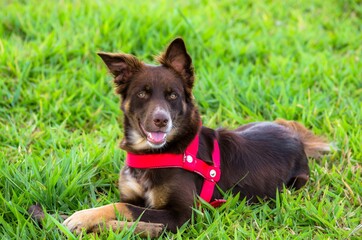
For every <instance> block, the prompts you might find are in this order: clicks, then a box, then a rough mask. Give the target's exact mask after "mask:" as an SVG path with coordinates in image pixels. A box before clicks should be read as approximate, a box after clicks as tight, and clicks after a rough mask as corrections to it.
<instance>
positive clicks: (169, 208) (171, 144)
mask: <svg viewBox="0 0 362 240" xmlns="http://www.w3.org/2000/svg"><path fill="white" fill-rule="evenodd" d="M98 55H99V56H100V57H101V59H102V60H103V61H104V63H105V65H106V66H107V68H108V70H109V71H110V73H111V74H112V75H113V77H114V84H115V89H116V93H117V94H119V95H120V98H121V110H122V111H123V114H124V124H123V129H124V139H123V140H122V142H121V144H120V147H121V148H122V149H123V150H125V151H126V152H127V153H128V154H129V155H128V156H127V157H136V158H140V159H139V163H140V164H141V165H142V164H144V163H146V165H147V164H148V163H150V164H151V165H152V164H156V165H157V162H158V161H161V159H162V161H163V162H165V161H166V163H167V159H168V157H169V156H185V151H186V150H187V149H188V147H189V146H190V144H191V143H192V142H194V141H195V138H196V137H197V141H196V145H197V146H196V149H197V152H196V153H195V155H194V157H195V158H197V159H198V161H199V163H200V162H201V163H202V164H204V165H203V166H204V167H205V168H206V169H209V168H210V169H211V170H210V175H213V176H212V177H215V175H218V176H217V177H218V179H216V178H215V179H211V180H210V179H206V178H207V177H203V176H202V175H200V173H197V172H194V171H191V170H190V169H187V167H186V168H185V167H184V168H182V167H156V168H150V169H148V168H147V167H146V168H142V167H140V168H138V167H132V164H131V165H127V164H126V166H124V167H123V168H122V170H121V172H120V177H119V191H120V200H121V201H120V202H119V203H114V204H109V205H106V206H102V207H98V208H92V209H86V210H82V211H78V212H75V213H74V214H73V215H71V216H70V217H69V218H67V219H66V220H65V221H64V223H63V224H64V225H65V226H66V227H67V228H68V229H69V230H70V231H73V232H76V233H78V234H79V233H81V232H82V231H83V230H85V231H87V232H95V231H99V230H100V228H102V227H103V228H104V227H111V228H114V229H117V228H122V227H125V226H131V224H133V222H135V221H136V222H137V227H136V229H135V231H136V232H137V233H143V234H145V235H146V236H151V237H156V236H159V235H160V234H162V232H163V231H164V230H168V231H171V232H176V231H177V229H178V227H180V226H181V225H183V224H184V223H185V222H187V221H188V220H189V219H190V218H191V216H192V207H193V206H194V203H195V197H196V196H197V195H200V194H201V191H202V190H203V187H204V185H205V184H211V185H212V186H211V188H210V189H211V191H209V192H208V195H209V196H208V198H209V199H208V200H215V199H220V198H222V197H223V194H222V193H221V192H220V191H219V189H221V190H222V191H223V192H226V191H229V192H231V193H232V194H240V197H241V198H247V199H248V201H249V202H257V201H258V199H260V198H261V199H265V198H274V197H275V196H276V193H277V191H280V190H282V189H283V187H284V186H285V187H288V188H294V189H299V188H301V187H302V186H304V185H305V184H306V182H307V181H308V178H309V167H308V157H315V158H318V157H320V156H321V155H322V154H324V153H325V152H327V151H328V150H329V144H328V143H327V142H326V140H325V139H324V138H322V137H319V136H316V135H314V134H313V133H312V132H311V131H309V130H308V129H307V128H305V127H304V126H303V125H302V124H300V123H297V122H294V121H286V120H282V119H280V120H276V121H274V122H256V123H249V124H246V125H243V126H241V127H239V128H237V129H235V130H227V129H223V128H221V129H217V130H213V129H210V128H207V127H205V126H202V124H201V118H200V113H199V111H198V109H197V107H196V104H195V101H194V98H193V94H192V89H193V86H194V80H195V75H194V69H193V65H192V59H191V57H190V55H189V54H188V52H187V50H186V46H185V43H184V41H183V39H181V38H177V39H175V40H173V41H172V42H171V43H170V44H169V46H168V47H167V49H166V51H165V52H164V53H161V55H159V56H158V57H157V61H158V63H159V65H156V66H155V65H148V64H145V63H143V62H142V61H140V60H139V59H138V58H136V57H135V56H133V55H129V54H123V53H121V54H118V53H105V52H100V53H98ZM214 152H216V153H215V156H216V158H217V161H219V163H218V164H216V163H215V161H216V160H215V159H216V158H215V157H214ZM167 154H169V155H167ZM143 156H146V157H147V158H145V159H143V158H142V157H143ZM164 156H165V157H164ZM152 157H153V158H152ZM170 158H171V157H170ZM185 159H186V160H187V161H189V160H191V161H192V160H193V159H192V157H190V159H189V158H188V157H187V158H185ZM185 159H184V160H185ZM166 165H167V164H166ZM216 165H218V166H216ZM209 178H211V177H210V176H209ZM215 185H217V186H218V188H215ZM210 192H211V193H210ZM117 216H121V217H123V218H125V219H126V220H127V221H118V220H117Z"/></svg>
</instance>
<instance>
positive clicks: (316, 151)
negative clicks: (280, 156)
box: [275, 119, 331, 158]
mask: <svg viewBox="0 0 362 240" xmlns="http://www.w3.org/2000/svg"><path fill="white" fill-rule="evenodd" d="M275 123H277V124H279V125H282V126H285V127H287V128H288V129H290V130H291V131H293V132H296V133H297V134H298V135H299V137H300V139H301V140H302V142H303V145H304V152H305V154H306V155H307V157H313V158H320V157H321V156H322V155H324V154H326V153H328V152H329V151H330V150H331V145H330V144H329V143H328V142H327V140H326V139H325V138H323V137H320V136H316V135H314V134H313V133H312V132H311V131H310V130H308V129H307V128H306V127H304V126H303V125H302V124H300V123H298V122H295V121H287V120H284V119H277V120H276V121H275Z"/></svg>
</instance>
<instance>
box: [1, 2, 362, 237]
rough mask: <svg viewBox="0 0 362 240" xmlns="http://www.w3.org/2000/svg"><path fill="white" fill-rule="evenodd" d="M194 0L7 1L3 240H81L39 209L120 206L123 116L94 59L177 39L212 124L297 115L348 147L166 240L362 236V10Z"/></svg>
mask: <svg viewBox="0 0 362 240" xmlns="http://www.w3.org/2000/svg"><path fill="white" fill-rule="evenodd" d="M182 2H183V3H171V2H169V1H76V0H75V1H35V0H33V1H26V0H24V1H6V0H0V6H1V9H2V10H1V11H0V20H1V21H0V179H1V181H0V238H1V239H16V238H19V239H26V238H37V239H59V238H73V237H74V236H72V234H71V233H69V232H67V231H66V230H65V229H63V228H61V227H60V228H59V226H61V225H60V224H59V221H58V218H57V217H55V218H53V217H50V216H49V217H47V218H46V220H45V221H44V223H43V225H44V226H43V229H41V228H39V227H38V226H37V225H36V224H34V223H33V222H32V221H31V220H30V219H29V216H28V215H27V213H26V210H27V208H28V207H29V206H30V205H31V204H33V203H35V202H39V203H41V204H42V206H43V207H44V208H45V209H47V211H48V212H49V213H52V214H53V213H59V212H60V213H68V214H70V213H73V212H74V211H76V210H80V209H83V208H88V207H93V206H101V205H104V204H107V203H110V202H115V201H117V200H118V190H117V187H116V182H117V178H118V172H119V170H120V168H121V167H122V165H123V159H124V153H123V152H122V151H121V150H119V149H118V148H117V145H118V143H119V140H120V139H121V137H122V125H121V119H122V116H121V113H120V110H119V104H118V98H117V96H115V95H114V93H113V89H112V84H111V77H110V76H109V75H108V74H107V71H106V68H105V66H104V65H103V63H102V62H101V60H100V59H99V58H98V57H97V56H96V54H95V52H97V51H100V50H102V51H113V52H117V51H122V52H127V53H132V54H135V55H137V56H138V57H140V58H141V59H143V60H145V61H147V62H152V61H153V56H154V55H155V54H157V53H159V52H160V51H161V50H163V49H164V48H165V46H166V45H167V44H168V42H169V41H171V40H172V39H173V38H175V37H176V36H182V37H183V38H184V39H185V41H186V44H187V46H188V50H189V52H190V54H191V55H192V57H193V60H194V65H195V68H196V73H197V82H196V86H195V89H194V94H195V97H196V99H197V102H198V104H199V106H200V111H201V112H202V115H203V122H204V124H205V125H207V126H211V127H218V126H228V127H230V128H234V127H237V126H238V125H239V124H244V123H248V122H251V121H261V120H273V119H276V118H286V119H293V120H298V121H300V122H302V123H304V124H305V125H306V126H308V127H310V128H313V130H314V132H315V133H317V134H323V135H325V136H326V137H328V139H330V141H332V142H333V143H334V144H335V146H336V149H337V151H335V152H333V153H332V154H330V155H329V156H327V157H325V158H323V159H322V160H320V161H314V160H311V161H310V167H311V180H310V182H309V183H308V184H307V186H306V187H305V188H303V189H302V190H300V191H298V192H289V191H284V192H283V193H281V194H280V195H279V196H278V198H277V199H276V201H274V202H268V203H262V204H257V205H252V206H248V205H246V204H245V202H244V201H241V202H240V201H237V197H232V196H229V197H228V199H229V201H228V203H227V204H226V205H224V206H223V207H222V208H221V209H218V210H213V209H208V210H205V212H204V214H203V215H202V214H201V213H200V211H195V216H196V217H195V219H194V220H192V223H193V224H192V225H191V224H189V225H185V226H183V227H182V228H181V229H180V231H179V232H178V233H177V234H171V233H165V234H164V235H163V237H168V238H178V239H185V238H200V239H203V238H207V239H208V238H210V239H225V238H235V239H241V238H247V239H255V238H262V239H264V238H265V239H270V238H279V239H286V238H301V239H311V238H315V239H322V238H331V239H343V238H350V239H359V238H361V237H362V230H361V227H362V225H361V224H362V220H361V219H362V214H361V213H362V209H361V205H362V184H361V159H362V151H361V140H362V129H361V128H362V127H361V125H362V113H361V109H362V71H361V70H362V59H361V57H362V47H361V46H362V45H361V39H362V5H361V2H360V1H353V0H346V1H344V0H328V1H325V0H315V1H294V0H288V1H259V0H249V1H231V0H229V1H213V2H211V1H210V2H208V1H193V3H188V2H185V1H182ZM206 208H207V206H206ZM129 236H132V232H131V231H129V230H124V231H122V232H121V233H120V234H115V233H105V234H104V235H102V236H101V237H102V238H109V239H113V238H116V237H117V238H123V237H124V238H127V237H129ZM93 237H94V236H91V235H90V236H83V238H85V239H87V238H93Z"/></svg>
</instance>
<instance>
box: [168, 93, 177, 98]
mask: <svg viewBox="0 0 362 240" xmlns="http://www.w3.org/2000/svg"><path fill="white" fill-rule="evenodd" d="M168 98H169V99H171V100H175V99H176V98H177V94H176V93H174V92H172V93H170V95H169V96H168Z"/></svg>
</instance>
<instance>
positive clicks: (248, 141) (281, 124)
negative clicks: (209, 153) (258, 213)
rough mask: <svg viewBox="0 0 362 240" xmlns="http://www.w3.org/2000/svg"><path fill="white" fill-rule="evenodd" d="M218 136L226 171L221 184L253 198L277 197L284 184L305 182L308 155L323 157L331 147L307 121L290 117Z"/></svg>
mask: <svg viewBox="0 0 362 240" xmlns="http://www.w3.org/2000/svg"><path fill="white" fill-rule="evenodd" d="M218 136H219V142H220V149H221V157H222V165H221V167H222V173H223V174H222V177H221V180H220V183H219V184H220V186H221V188H222V189H232V192H233V193H240V196H241V197H247V198H248V199H250V200H257V199H256V197H261V198H265V197H266V198H268V197H275V194H276V191H277V190H278V189H279V190H281V189H282V188H283V185H285V186H286V187H290V188H295V189H299V188H301V187H302V186H304V185H305V183H306V182H307V181H308V178H309V167H308V157H319V156H321V154H322V152H325V151H327V150H328V147H329V145H328V144H327V143H326V142H325V141H324V140H323V139H322V138H320V137H317V136H315V135H314V134H313V133H312V132H310V131H309V130H308V129H306V128H305V127H304V126H303V125H301V124H299V123H296V122H292V121H286V120H277V121H276V122H274V123H273V122H260V123H251V124H247V125H244V126H241V127H239V128H238V129H236V130H235V131H228V130H225V129H221V130H218Z"/></svg>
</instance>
